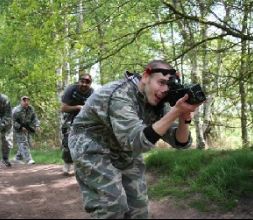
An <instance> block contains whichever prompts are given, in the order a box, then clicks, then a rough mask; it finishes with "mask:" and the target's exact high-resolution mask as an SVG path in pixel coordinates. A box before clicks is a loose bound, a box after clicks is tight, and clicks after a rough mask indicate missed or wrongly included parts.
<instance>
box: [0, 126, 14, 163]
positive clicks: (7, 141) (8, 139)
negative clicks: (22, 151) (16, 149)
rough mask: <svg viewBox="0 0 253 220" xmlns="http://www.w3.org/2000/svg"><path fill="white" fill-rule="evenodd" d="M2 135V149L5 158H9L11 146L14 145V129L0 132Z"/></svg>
mask: <svg viewBox="0 0 253 220" xmlns="http://www.w3.org/2000/svg"><path fill="white" fill-rule="evenodd" d="M0 135H1V150H2V157H3V159H4V160H8V159H9V153H10V148H12V147H13V133H12V130H9V131H7V132H0Z"/></svg>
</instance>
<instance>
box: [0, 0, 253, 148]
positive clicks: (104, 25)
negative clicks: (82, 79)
mask: <svg viewBox="0 0 253 220" xmlns="http://www.w3.org/2000/svg"><path fill="white" fill-rule="evenodd" d="M252 4H253V2H252V1H250V0H207V1H201V0H191V1H185V0H179V1H171V0H149V1H147V0H140V1H133V0H116V1H115V0H1V1H0V88H1V91H0V92H1V93H5V94H6V95H8V96H9V97H10V99H11V103H12V105H13V106H15V105H17V104H18V102H19V99H20V97H21V96H22V95H29V96H30V97H31V99H32V104H33V106H34V107H35V109H36V111H37V112H38V114H39V118H40V120H41V123H42V134H41V137H38V138H39V139H41V140H42V139H43V140H45V141H44V142H47V143H50V144H52V145H57V144H59V131H60V129H59V128H60V110H59V107H60V97H61V94H62V92H63V90H64V88H66V86H67V85H68V84H70V83H73V82H74V81H75V80H76V79H77V74H78V70H80V69H81V70H85V71H86V72H90V71H91V70H93V71H92V72H91V73H92V74H93V76H94V77H95V82H96V83H97V84H105V83H107V82H110V81H112V80H115V79H118V78H122V77H123V75H124V72H125V71H126V70H129V71H137V72H140V73H141V72H142V71H143V67H144V66H145V65H146V64H147V63H148V62H149V61H150V60H152V59H164V60H166V61H168V62H169V63H171V64H172V65H173V66H174V67H175V68H176V69H178V70H179V71H180V72H181V74H182V76H183V79H184V82H185V83H196V82H198V83H201V85H202V86H203V88H204V90H205V91H206V93H207V94H208V97H209V98H208V102H206V103H205V104H204V106H203V107H202V108H200V109H199V112H198V113H197V114H196V116H195V120H194V124H193V125H192V129H193V130H194V133H195V139H196V141H195V142H196V146H197V147H198V148H206V147H208V146H209V147H213V146H217V143H218V145H219V146H222V145H224V143H225V142H227V141H228V142H229V144H228V145H231V146H232V145H234V144H236V145H238V147H250V146H252V142H253V140H252V136H253V129H252V128H253V92H252V90H253V74H252V68H251V66H252V61H253V57H252V43H253V35H252V31H253V27H252V23H253V22H252V13H253V11H252V10H253V9H252V8H253V7H252ZM234 138H236V139H235V140H234ZM238 140H239V141H238Z"/></svg>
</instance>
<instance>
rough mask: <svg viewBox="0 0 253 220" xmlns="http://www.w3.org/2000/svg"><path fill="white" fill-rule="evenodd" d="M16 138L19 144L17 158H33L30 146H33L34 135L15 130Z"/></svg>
mask: <svg viewBox="0 0 253 220" xmlns="http://www.w3.org/2000/svg"><path fill="white" fill-rule="evenodd" d="M15 140H16V143H17V145H18V151H17V154H16V159H17V160H24V161H25V162H28V161H29V160H31V159H32V155H31V152H30V148H31V147H32V137H31V134H30V133H27V132H15Z"/></svg>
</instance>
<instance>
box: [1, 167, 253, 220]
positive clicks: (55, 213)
mask: <svg viewBox="0 0 253 220" xmlns="http://www.w3.org/2000/svg"><path fill="white" fill-rule="evenodd" d="M61 169H62V167H61V166H59V165H20V164H14V165H13V167H12V168H6V167H4V166H3V165H2V164H1V165H0V219H88V218H90V216H89V214H87V213H86V212H85V211H83V208H82V199H81V194H80V192H79V187H78V184H77V182H76V179H75V176H74V175H72V176H68V177H66V176H63V174H62V172H61ZM238 204H239V205H238V207H236V208H235V209H234V210H233V211H231V212H228V213H219V212H212V213H210V212H199V211H197V210H195V209H193V208H190V207H189V206H187V205H185V204H184V201H182V202H180V203H178V202H176V201H175V200H173V199H171V198H167V199H164V200H162V201H150V207H149V208H150V217H151V218H152V219H229V218H230V219H231V218H232V219H252V218H253V210H252V207H253V201H252V200H249V201H243V202H240V203H238Z"/></svg>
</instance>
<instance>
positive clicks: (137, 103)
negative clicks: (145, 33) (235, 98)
mask: <svg viewBox="0 0 253 220" xmlns="http://www.w3.org/2000/svg"><path fill="white" fill-rule="evenodd" d="M174 74H176V70H175V69H173V68H172V66H171V65H169V64H168V63H166V62H164V61H162V60H154V61H152V62H150V63H149V64H148V65H147V66H146V68H145V70H144V73H143V74H142V76H135V75H133V76H130V75H129V76H127V77H126V79H123V80H119V81H115V82H112V83H110V84H107V85H105V86H103V87H101V89H99V90H97V92H95V93H94V94H93V95H92V96H91V97H90V98H89V99H88V100H87V102H86V104H85V106H84V107H83V108H82V110H81V112H80V113H79V114H78V115H77V116H76V118H75V119H74V122H73V125H72V129H71V133H70V136H69V147H70V151H71V155H72V158H73V161H74V164H75V174H76V179H77V181H78V183H79V186H80V190H81V193H82V197H83V200H84V207H85V209H86V211H87V212H89V213H91V216H92V217H94V218H98V219H99V218H104V219H123V218H129V219H147V218H148V196H147V186H146V180H145V164H144V161H143V157H142V153H143V152H147V151H149V150H151V149H153V148H154V147H155V144H156V142H157V141H158V140H159V139H160V138H162V139H163V140H165V141H166V142H168V143H169V144H170V145H171V146H172V147H174V148H176V149H185V148H188V147H190V146H191V143H192V138H191V135H190V131H189V124H188V123H189V122H190V120H191V118H192V116H193V115H192V112H194V111H195V110H196V109H197V108H198V106H199V105H190V104H188V103H187V102H186V100H187V99H188V95H185V96H184V97H183V98H181V99H179V100H178V101H177V102H176V105H175V106H173V107H171V108H168V107H166V105H165V104H164V103H163V99H164V98H165V96H166V94H167V92H168V91H169V89H170V88H169V86H168V81H169V78H170V77H172V76H173V75H174ZM175 121H178V123H174V122H175Z"/></svg>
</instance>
